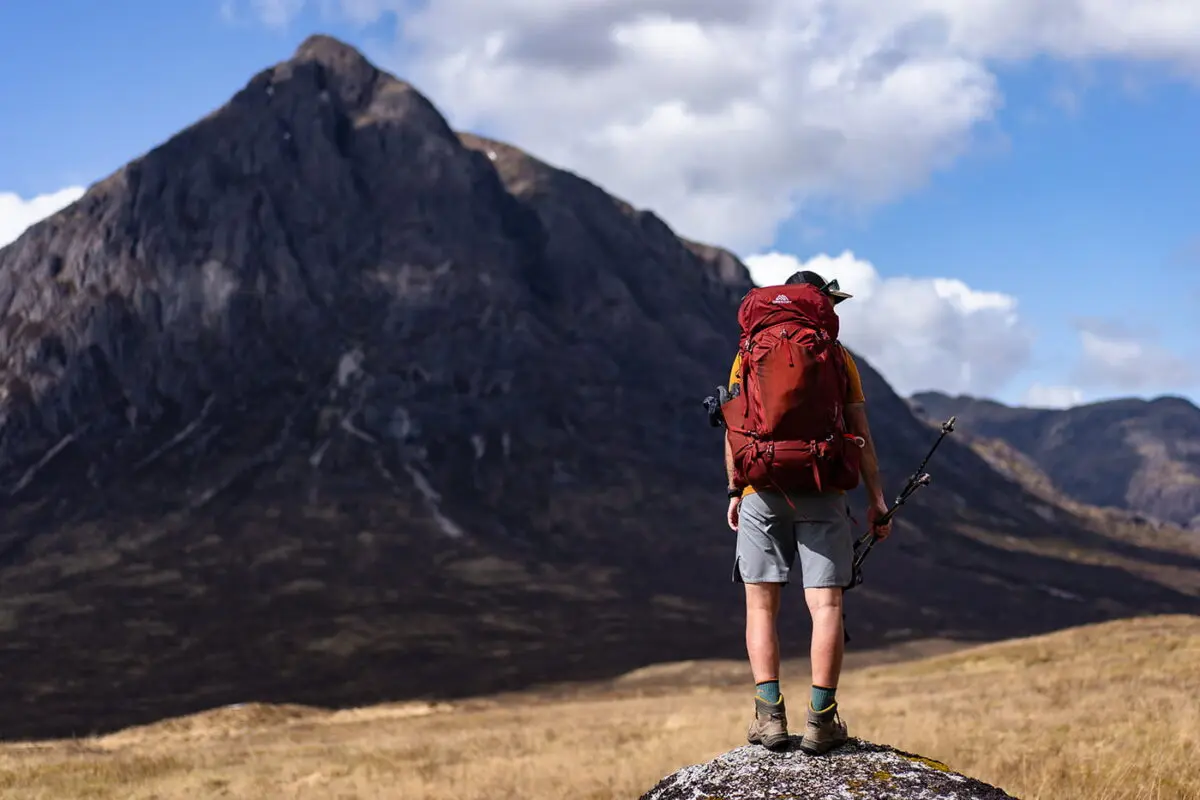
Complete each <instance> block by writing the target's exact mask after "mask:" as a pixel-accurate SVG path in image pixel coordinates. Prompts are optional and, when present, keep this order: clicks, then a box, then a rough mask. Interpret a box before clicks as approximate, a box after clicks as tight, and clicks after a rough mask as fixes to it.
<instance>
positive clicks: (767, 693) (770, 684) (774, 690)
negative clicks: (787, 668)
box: [755, 681, 779, 703]
mask: <svg viewBox="0 0 1200 800" xmlns="http://www.w3.org/2000/svg"><path fill="white" fill-rule="evenodd" d="M757 689H758V691H757V692H756V693H755V696H756V697H758V698H759V699H760V700H762V701H763V702H764V703H778V702H779V681H763V682H762V683H760V684H757Z"/></svg>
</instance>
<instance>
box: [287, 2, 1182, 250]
mask: <svg viewBox="0 0 1200 800" xmlns="http://www.w3.org/2000/svg"><path fill="white" fill-rule="evenodd" d="M279 3H280V0H275V3H272V4H271V5H276V4H279ZM284 5H286V6H287V7H289V8H292V7H298V5H299V3H298V0H287V2H285V3H284ZM319 7H320V8H321V9H322V10H323V11H326V12H327V11H329V10H330V9H331V8H335V7H336V8H339V9H340V11H341V16H342V17H343V18H345V19H348V20H351V21H353V22H356V23H359V24H367V23H370V22H378V21H379V20H380V19H383V18H384V17H385V16H386V15H389V14H396V15H397V28H396V30H397V33H396V39H395V42H394V45H395V50H394V51H393V55H392V57H391V58H390V60H389V61H387V66H389V67H390V68H392V69H394V70H396V71H397V72H398V73H400V74H401V75H402V76H404V77H408V78H410V79H412V80H413V81H414V82H415V83H416V84H417V85H418V86H419V87H420V88H421V89H422V90H423V91H425V92H426V93H428V94H429V95H430V97H431V98H432V99H433V100H434V101H435V102H436V103H437V104H438V105H439V107H441V108H442V109H443V110H445V111H446V112H447V113H448V116H449V117H450V120H451V122H452V124H454V125H455V126H456V127H459V128H469V129H474V130H485V131H486V132H488V133H490V134H492V135H496V136H499V137H502V138H505V139H508V140H510V141H512V142H513V143H514V144H517V145H519V146H521V147H522V148H524V149H527V150H529V151H531V152H533V153H534V154H536V155H539V156H541V157H543V158H546V159H547V160H549V161H551V162H553V163H556V164H559V165H562V166H564V167H566V168H568V169H572V170H575V171H578V172H580V173H582V174H584V175H587V176H588V177H589V178H591V179H593V180H595V181H597V182H598V183H600V184H601V185H603V186H605V187H606V188H607V189H609V190H610V191H613V192H614V193H616V194H618V195H621V196H622V197H625V198H626V199H628V200H629V201H630V202H633V203H634V204H636V205H639V206H643V207H649V208H652V209H653V210H655V211H657V212H658V213H659V214H660V215H661V216H663V217H664V218H665V219H666V220H667V221H668V223H669V224H671V225H672V226H673V227H675V228H676V229H677V230H679V231H680V232H681V233H683V234H684V235H687V236H689V237H692V238H698V239H702V240H705V241H711V242H716V243H720V244H723V245H725V246H728V247H731V248H733V249H735V250H738V251H739V252H753V251H755V250H760V249H762V248H763V247H765V246H767V245H769V244H770V242H771V241H772V240H773V237H774V233H775V230H776V227H777V226H778V224H779V223H780V222H781V221H782V220H784V219H787V218H789V217H792V216H793V215H795V214H796V213H797V212H803V210H804V209H805V208H807V207H809V206H810V205H811V204H812V203H815V202H816V203H820V202H829V201H832V202H834V203H838V204H845V205H847V206H849V207H851V208H854V207H864V206H869V205H870V204H874V203H878V202H883V201H886V200H889V199H891V198H894V197H896V196H898V195H900V194H902V193H904V192H906V191H909V190H911V189H913V188H914V187H917V186H919V185H920V184H921V183H922V182H923V181H925V180H926V179H927V177H928V176H929V174H930V173H931V171H933V170H936V169H939V168H942V167H945V166H948V165H950V164H951V163H953V162H954V161H955V159H957V158H958V157H959V156H960V155H961V154H962V153H963V152H964V151H965V150H966V149H967V148H969V147H970V145H971V141H972V138H973V136H974V135H975V134H976V133H977V132H978V131H979V129H980V126H981V125H986V124H987V123H988V122H989V121H990V120H991V119H992V118H993V115H994V114H995V112H996V110H997V108H998V107H999V105H1000V103H1001V102H1002V98H1001V97H1000V94H999V91H998V89H997V85H996V79H995V76H994V73H993V71H992V67H993V64H994V62H995V61H996V60H999V59H1015V60H1021V59H1028V58H1032V57H1035V56H1039V55H1049V56H1051V57H1057V58H1063V59H1088V58H1126V59H1141V60H1154V61H1160V62H1165V63H1168V64H1170V65H1172V66H1174V67H1176V68H1179V69H1181V70H1192V71H1195V72H1200V4H1198V3H1196V2H1195V1H1194V0H1156V2H1148V3H1142V4H1133V3H1129V2H1127V1H1125V0H1056V2H1054V3H1053V4H1047V3H1045V2H1044V1H1043V0H972V1H971V2H963V0H889V2H886V3H884V2H879V0H740V2H736V3H733V2H728V0H572V1H571V2H564V0H488V2H486V3H481V2H478V0H438V2H436V3H427V4H423V5H421V6H419V10H417V11H415V12H409V11H408V9H411V8H413V4H412V3H411V1H410V0H319Z"/></svg>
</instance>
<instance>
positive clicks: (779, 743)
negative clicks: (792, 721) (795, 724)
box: [746, 697, 788, 750]
mask: <svg viewBox="0 0 1200 800" xmlns="http://www.w3.org/2000/svg"><path fill="white" fill-rule="evenodd" d="M787 740H788V730H787V709H786V708H785V707H784V705H783V698H782V697H781V698H779V702H777V703H768V702H767V701H765V700H763V699H762V698H761V697H755V698H754V721H753V722H751V723H750V729H749V730H748V731H746V741H748V742H750V744H761V745H762V746H763V747H765V748H767V749H768V750H778V749H780V748H781V747H783V746H784V745H785V744H787Z"/></svg>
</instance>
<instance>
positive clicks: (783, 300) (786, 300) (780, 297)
mask: <svg viewBox="0 0 1200 800" xmlns="http://www.w3.org/2000/svg"><path fill="white" fill-rule="evenodd" d="M771 302H772V303H779V304H780V305H783V304H785V303H790V302H792V298H790V297H788V296H787V295H786V294H779V295H775V299H774V300H772V301H771Z"/></svg>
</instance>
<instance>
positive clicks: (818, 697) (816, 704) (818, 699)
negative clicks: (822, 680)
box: [810, 686, 837, 711]
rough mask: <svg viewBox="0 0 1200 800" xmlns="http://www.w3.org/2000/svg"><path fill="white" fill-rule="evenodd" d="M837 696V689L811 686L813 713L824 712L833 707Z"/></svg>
mask: <svg viewBox="0 0 1200 800" xmlns="http://www.w3.org/2000/svg"><path fill="white" fill-rule="evenodd" d="M835 695H837V687H836V686H835V687H834V688H832V689H830V688H829V687H828V686H813V687H812V700H811V701H810V702H811V703H812V707H813V710H814V711H824V710H825V709H827V708H829V707H830V706H831V705H833V702H834V700H835Z"/></svg>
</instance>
